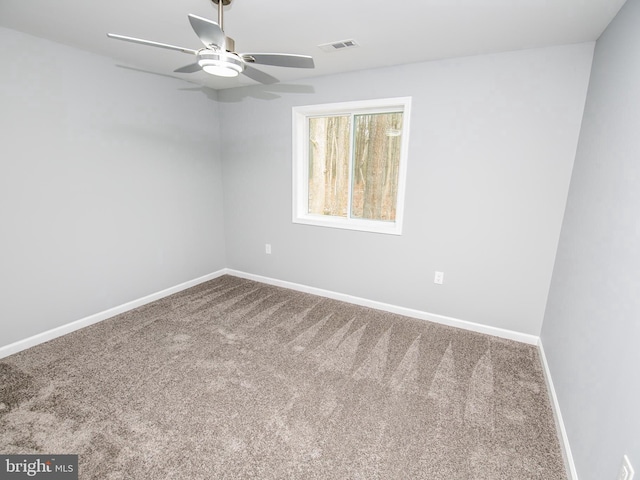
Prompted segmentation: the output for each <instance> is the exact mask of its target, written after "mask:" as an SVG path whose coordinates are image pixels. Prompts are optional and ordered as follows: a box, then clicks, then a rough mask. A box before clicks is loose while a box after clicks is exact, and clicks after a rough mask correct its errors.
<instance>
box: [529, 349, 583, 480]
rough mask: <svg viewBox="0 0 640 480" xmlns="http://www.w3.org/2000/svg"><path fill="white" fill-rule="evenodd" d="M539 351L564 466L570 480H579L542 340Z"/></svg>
mask: <svg viewBox="0 0 640 480" xmlns="http://www.w3.org/2000/svg"><path fill="white" fill-rule="evenodd" d="M538 351H539V353H540V360H541V361H542V369H543V371H544V378H545V380H546V382H547V390H548V391H549V397H550V400H551V408H552V409H553V416H554V419H555V421H556V430H557V432H558V436H559V440H560V448H561V449H562V455H563V457H564V465H565V468H566V471H567V475H568V477H569V479H570V480H578V471H577V470H576V464H575V463H574V461H573V455H572V454H571V446H570V445H569V437H568V436H567V430H566V429H565V428H564V421H563V420H562V413H561V412H560V404H559V403H558V397H557V396H556V390H555V388H554V387H553V379H552V378H551V370H549V364H548V363H547V357H546V355H545V353H544V348H543V346H542V340H540V341H539V342H538Z"/></svg>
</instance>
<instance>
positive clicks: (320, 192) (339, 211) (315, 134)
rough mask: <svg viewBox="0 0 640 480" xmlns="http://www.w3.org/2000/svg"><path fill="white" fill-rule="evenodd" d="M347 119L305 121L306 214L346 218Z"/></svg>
mask: <svg viewBox="0 0 640 480" xmlns="http://www.w3.org/2000/svg"><path fill="white" fill-rule="evenodd" d="M349 123H350V122H349V116H348V115H345V116H332V117H314V118H310V119H309V212H308V213H313V214H317V215H332V216H335V217H346V216H347V210H348V202H349V163H350V162H349V147H350V132H349V130H350V126H349Z"/></svg>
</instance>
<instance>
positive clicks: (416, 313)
mask: <svg viewBox="0 0 640 480" xmlns="http://www.w3.org/2000/svg"><path fill="white" fill-rule="evenodd" d="M226 273H228V274H229V275H233V276H235V277H240V278H246V279H248V280H255V281H256V282H262V283H267V284H269V285H274V286H277V287H284V288H289V289H291V290H297V291H299V292H305V293H311V294H313V295H319V296H321V297H327V298H332V299H334V300H341V301H343V302H347V303H353V304H355V305H361V306H363V307H370V308H375V309H376V310H384V311H385V312H391V313H397V314H398V315H404V316H406V317H412V318H417V319H419V320H427V321H430V322H434V323H439V324H442V325H447V326H449V327H456V328H462V329H464V330H470V331H472V332H478V333H484V334H487V335H493V336H495V337H500V338H506V339H509V340H515V341H516V342H521V343H527V344H529V345H538V341H539V338H538V337H537V336H536V335H530V334H527V333H521V332H515V331H513V330H507V329H504V328H498V327H491V326H489V325H482V324H479V323H474V322H469V321H466V320H460V319H458V318H453V317H446V316H444V315H438V314H435V313H429V312H423V311H421V310H414V309H412V308H406V307H399V306H397V305H391V304H388V303H383V302H377V301H375V300H369V299H366V298H360V297H354V296H352V295H347V294H344V293H338V292H332V291H330V290H323V289H321V288H316V287H310V286H308V285H302V284H299V283H293V282H287V281H284V280H277V279H274V278H269V277H263V276H261V275H254V274H252V273H246V272H240V271H238V270H232V269H226Z"/></svg>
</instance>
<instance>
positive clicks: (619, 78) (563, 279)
mask: <svg viewBox="0 0 640 480" xmlns="http://www.w3.org/2000/svg"><path fill="white" fill-rule="evenodd" d="M639 26H640V1H639V0H629V1H628V2H627V3H626V5H625V6H624V7H623V8H622V10H621V11H620V13H619V14H618V16H617V17H616V18H615V19H614V21H613V22H612V23H611V24H610V25H609V27H608V28H607V30H606V31H605V32H604V34H603V35H602V37H601V38H600V39H599V40H598V42H597V44H596V50H595V57H594V61H593V71H592V73H591V83H590V85H589V93H588V97H587V104H586V107H585V115H584V120H583V124H582V131H581V134H580V143H579V148H578V153H577V157H576V161H575V166H574V170H573V177H572V179H571V188H570V192H569V198H568V202H567V208H566V213H565V217H564V223H563V226H562V235H561V239H560V244H559V248H558V254H557V259H556V265H555V269H554V273H553V281H552V283H551V290H550V293H549V302H548V305H547V311H546V314H545V319H544V326H543V330H542V341H543V345H544V349H545V352H546V356H547V359H548V362H549V366H550V369H551V373H552V376H553V381H554V384H555V388H556V393H557V395H558V399H559V402H560V407H561V411H562V415H563V417H564V422H565V426H566V428H567V434H568V437H569V441H570V444H571V448H572V450H573V456H574V460H575V462H576V466H577V470H578V474H579V477H580V479H581V480H590V479H594V480H595V479H614V478H616V475H617V472H618V469H619V468H620V464H621V460H622V455H623V454H624V453H625V452H626V453H628V454H629V456H630V458H631V460H632V462H633V463H634V466H635V469H636V477H637V476H638V472H639V471H640V437H639V436H638V432H640V409H639V408H638V396H639V395H640V373H639V371H640V370H639V367H640V348H639V347H638V341H639V340H640V28H639Z"/></svg>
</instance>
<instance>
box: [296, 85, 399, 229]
mask: <svg viewBox="0 0 640 480" xmlns="http://www.w3.org/2000/svg"><path fill="white" fill-rule="evenodd" d="M400 111H401V112H402V114H403V115H402V140H401V145H400V167H399V169H398V198H397V199H396V219H395V221H393V222H390V221H384V220H368V219H362V218H350V217H349V216H350V215H351V195H350V196H349V208H348V212H347V213H348V215H349V216H348V217H346V218H345V217H337V216H330V215H317V214H311V213H309V203H308V202H309V119H310V118H313V117H326V116H330V115H351V117H352V118H353V116H354V115H359V114H374V113H390V112H400ZM410 117H411V97H397V98H384V99H376V100H364V101H357V102H343V103H329V104H322V105H307V106H301V107H293V112H292V121H293V162H292V164H293V172H292V173H293V188H292V192H293V223H301V224H305V225H317V226H322V227H333V228H344V229H347V230H360V231H363V232H374V233H386V234H391V235H402V220H403V218H404V197H405V187H406V181H407V160H408V151H409V119H410ZM352 128H353V124H352ZM352 137H353V135H352ZM352 143H353V140H352ZM352 148H353V145H352ZM352 168H353V165H352V164H351V165H350V167H349V176H351V174H352ZM349 183H350V184H351V181H350V182H349ZM350 188H351V187H350Z"/></svg>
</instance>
